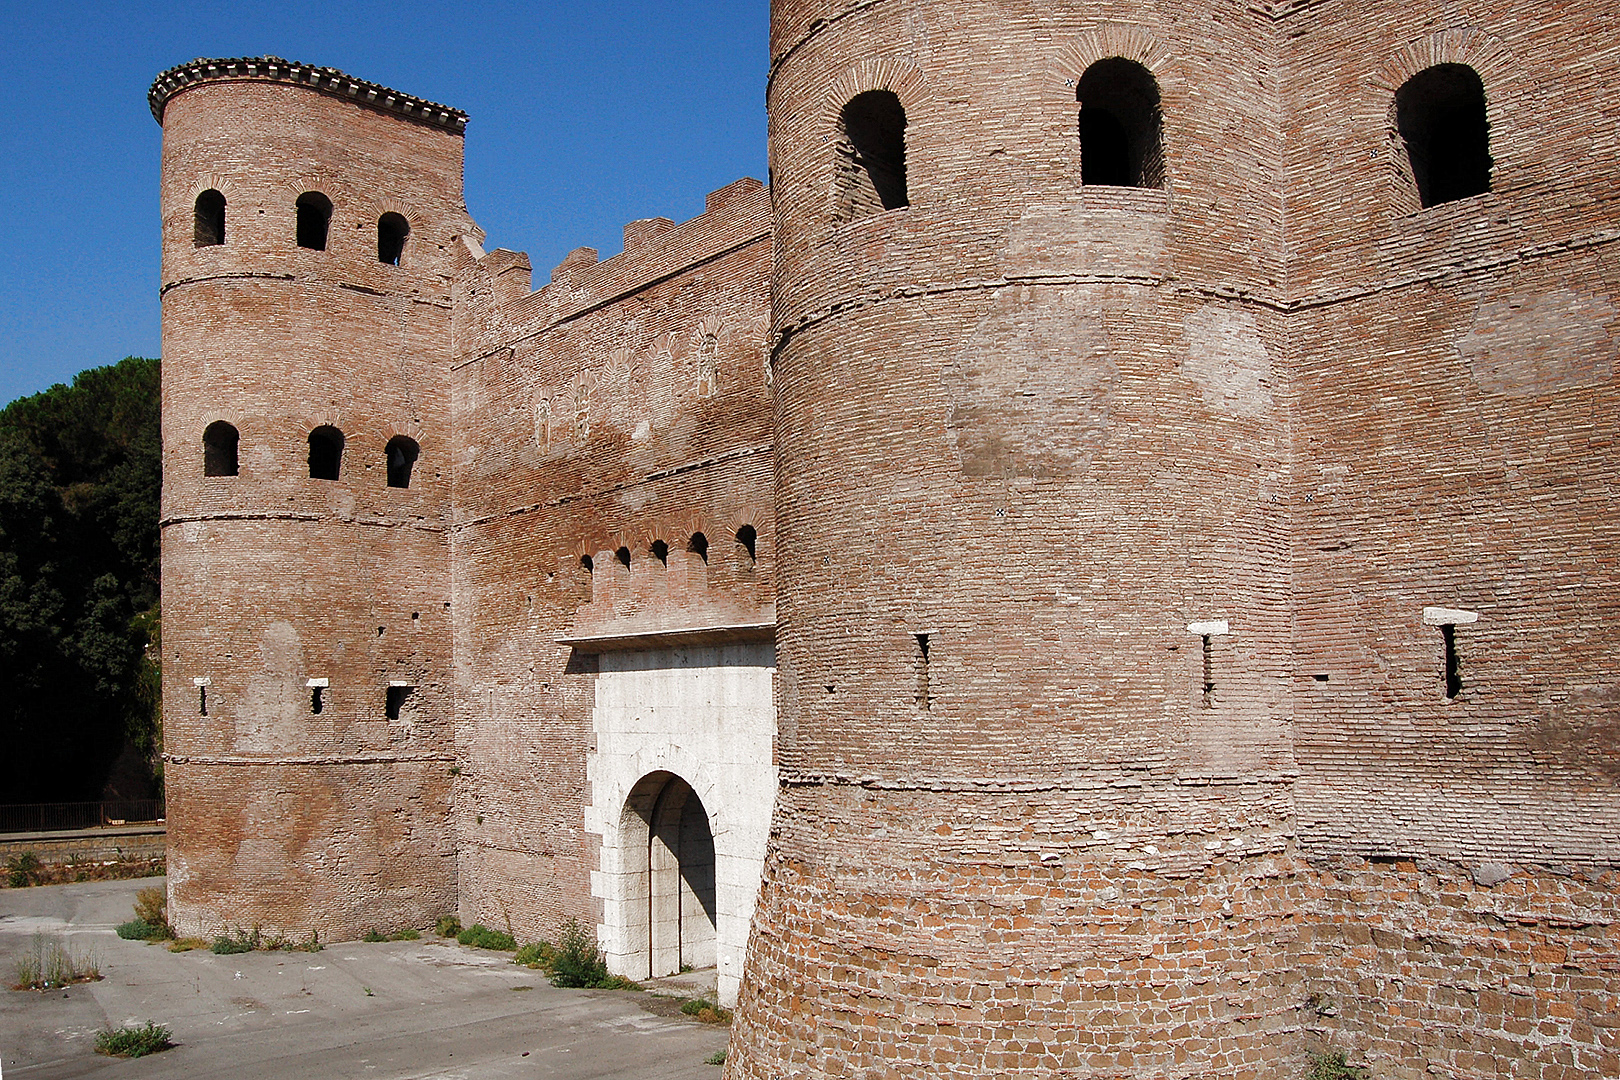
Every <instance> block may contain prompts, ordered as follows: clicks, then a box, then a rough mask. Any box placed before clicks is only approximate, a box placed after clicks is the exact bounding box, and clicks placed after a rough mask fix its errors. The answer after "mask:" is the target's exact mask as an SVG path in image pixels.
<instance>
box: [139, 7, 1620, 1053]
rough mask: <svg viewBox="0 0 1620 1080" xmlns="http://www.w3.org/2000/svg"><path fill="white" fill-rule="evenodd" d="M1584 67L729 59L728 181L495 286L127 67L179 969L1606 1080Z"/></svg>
mask: <svg viewBox="0 0 1620 1080" xmlns="http://www.w3.org/2000/svg"><path fill="white" fill-rule="evenodd" d="M1617 16H1620V12H1617V11H1616V10H1614V5H1613V4H1612V3H1610V2H1607V0H1584V2H1581V3H1576V4H1570V5H1564V6H1562V7H1557V8H1547V7H1545V6H1544V5H1543V6H1534V5H1529V4H1522V3H1512V2H1480V3H1474V4H1463V5H1458V4H1451V3H1440V2H1438V0H1435V2H1433V3H1427V2H1425V3H1418V4H1395V3H1386V2H1383V0H1375V2H1374V3H1371V4H1360V5H1352V4H1349V3H1342V2H1338V0H1329V2H1324V3H1310V4H1306V3H1276V4H1238V3H1217V4H1213V5H1211V4H1191V3H1181V2H1162V3H1152V4H1149V3H1135V2H1117V3H1112V2H1111V3H1093V2H1084V3H1063V4H1053V3H1039V4H1034V5H1030V4H1011V3H1006V2H1001V0H975V2H971V3H965V4H950V5H947V4H936V3H930V2H922V0H860V2H856V0H778V2H777V3H775V4H774V5H773V24H772V71H771V79H770V83H769V87H768V90H767V106H768V110H769V115H770V122H771V146H770V151H771V181H772V183H771V186H770V187H769V188H768V189H767V188H766V187H764V186H762V185H760V184H759V183H757V182H755V181H749V180H744V181H739V182H738V183H736V184H733V185H731V186H730V187H728V188H724V189H721V190H720V191H717V192H715V193H713V194H712V195H711V196H710V197H709V201H708V206H707V208H706V212H705V213H704V214H702V215H700V216H698V217H696V218H694V219H692V220H691V221H687V222H684V223H679V224H677V223H675V222H672V221H669V220H667V219H663V218H651V219H647V220H643V221H637V222H632V223H630V224H628V225H627V226H626V227H625V251H624V252H623V253H622V254H620V255H618V256H615V257H613V258H611V259H608V260H606V261H599V260H598V257H597V253H596V252H594V251H591V250H590V249H583V248H582V249H579V250H577V251H575V252H573V253H572V254H571V255H569V256H568V258H567V259H565V260H564V261H563V262H562V264H561V265H559V266H558V267H556V268H555V269H554V270H552V271H551V272H550V273H549V275H546V274H544V273H542V275H541V276H542V278H543V279H545V280H544V281H543V283H542V287H541V288H539V289H538V290H535V289H533V287H532V286H533V282H532V281H531V278H532V276H533V271H532V268H531V265H530V263H529V260H528V258H527V257H526V256H524V255H522V254H521V253H517V252H512V251H506V250H500V249H497V250H493V251H488V252H487V253H486V251H485V249H484V247H483V244H482V235H481V234H480V232H479V231H478V229H477V228H476V226H474V225H473V223H472V222H471V220H470V219H469V218H468V216H467V214H466V212H465V210H464V209H463V208H462V207H461V203H460V187H459V160H460V159H459V153H460V138H461V128H462V124H463V122H464V117H462V116H461V115H460V114H458V113H455V112H454V111H453V110H449V109H446V108H444V107H442V106H435V105H432V104H431V103H428V102H422V101H418V100H417V99H413V98H408V97H405V96H404V95H400V94H397V93H396V92H393V91H389V90H386V89H385V88H381V87H375V86H371V85H370V84H365V83H360V82H358V81H356V80H353V79H349V78H348V77H347V76H343V75H341V73H336V72H330V71H327V70H326V69H309V68H302V67H299V66H298V65H287V64H285V62H282V61H272V60H255V61H198V62H196V63H194V64H192V65H187V66H186V67H183V68H180V69H176V70H175V71H174V72H171V73H166V74H165V75H164V76H162V77H160V80H159V83H158V84H157V86H156V87H155V88H154V108H155V110H156V111H157V112H158V113H159V115H160V118H161V119H162V120H163V122H164V125H165V157H164V192H165V194H164V199H165V204H164V205H165V281H166V282H167V284H166V286H165V294H164V295H165V299H164V304H165V439H166V454H167V458H166V477H167V480H168V482H167V484H166V487H165V515H166V519H165V534H164V535H165V541H164V542H165V549H164V558H165V563H164V588H165V605H166V612H165V622H166V624H167V625H168V627H169V631H168V633H166V635H165V640H166V646H165V648H166V654H165V672H166V683H165V693H166V698H165V700H166V702H167V709H168V715H167V718H166V719H167V723H168V729H169V732H170V752H171V756H172V761H173V765H172V766H171V772H170V777H171V781H170V783H171V787H170V790H171V807H170V819H171V822H172V823H173V824H172V829H173V834H172V840H171V855H170V858H171V866H172V867H173V868H174V876H173V878H172V882H173V884H172V891H173V894H174V896H173V900H174V910H175V911H176V912H177V913H178V914H179V915H180V917H181V918H182V920H183V923H182V924H183V925H184V920H186V919H190V920H191V921H192V922H194V923H196V924H197V925H198V926H217V925H221V924H223V923H225V922H227V921H249V920H251V921H254V922H262V923H264V924H265V925H266V926H272V925H273V926H274V927H276V928H281V929H284V930H285V931H286V932H289V933H306V932H308V930H311V929H318V930H319V931H320V932H321V933H322V934H323V935H331V934H342V933H349V932H353V931H354V930H355V929H357V928H363V927H366V926H370V925H378V926H383V925H385V924H393V923H400V922H405V921H411V920H414V919H418V918H420V917H426V916H427V915H428V914H429V913H432V912H436V911H439V910H448V909H450V908H451V907H454V908H457V909H458V910H459V911H460V913H461V916H462V918H463V920H464V921H467V922H471V921H475V920H476V921H482V922H484V923H486V924H488V925H492V926H497V927H502V928H505V927H506V926H510V927H511V928H512V929H513V930H514V931H515V932H516V933H518V935H519V936H520V937H527V936H534V935H541V934H545V935H550V934H553V933H555V932H556V931H557V930H558V929H559V928H560V926H561V924H562V923H563V922H564V921H565V920H567V919H570V918H573V919H578V920H580V921H581V922H582V923H583V924H585V925H586V926H588V927H592V928H594V929H595V931H596V933H597V937H598V940H599V942H600V943H601V945H602V947H603V949H604V951H605V953H606V955H607V957H608V959H609V962H610V964H611V965H612V967H613V968H614V970H616V971H619V972H622V973H624V974H627V975H630V976H632V977H644V976H647V975H657V974H662V973H664V972H667V971H673V970H675V969H677V968H678V967H679V966H680V965H682V964H688V963H690V964H697V965H708V964H715V965H716V966H717V967H718V969H719V981H720V987H721V992H722V997H723V999H724V1000H726V1001H727V1002H728V1003H729V1002H731V1001H732V1000H736V1001H737V1002H738V1010H739V1011H738V1020H737V1024H736V1026H735V1028H734V1039H733V1047H732V1051H731V1054H730V1056H729V1058H728V1064H727V1074H728V1076H730V1077H736V1078H741V1077H756V1078H762V1080H763V1078H766V1077H770V1078H777V1077H789V1076H805V1077H879V1076H881V1077H885V1078H901V1077H918V1078H921V1077H930V1078H932V1077H940V1076H947V1077H954V1076H963V1077H966V1076H990V1075H996V1076H1001V1075H1013V1076H1020V1075H1021V1076H1073V1077H1121V1078H1123V1077H1131V1078H1143V1080H1146V1078H1159V1077H1166V1078H1168V1077H1176V1078H1182V1077H1208V1076H1219V1077H1257V1078H1258V1077H1265V1078H1273V1077H1275V1078H1282V1077H1291V1076H1297V1075H1301V1074H1302V1073H1303V1072H1304V1071H1305V1069H1306V1068H1307V1065H1308V1061H1309V1055H1311V1054H1313V1053H1321V1052H1325V1051H1342V1052H1344V1053H1346V1054H1347V1055H1348V1056H1349V1058H1350V1060H1351V1061H1352V1062H1357V1063H1362V1064H1366V1065H1368V1066H1369V1067H1370V1068H1371V1070H1372V1075H1373V1076H1375V1077H1378V1078H1379V1080H1383V1078H1384V1077H1399V1078H1402V1080H1418V1078H1420V1077H1429V1076H1436V1075H1438V1076H1450V1077H1467V1078H1476V1077H1477V1078H1484V1077H1499V1076H1513V1077H1536V1078H1539V1080H1555V1078H1556V1080H1565V1078H1573V1077H1577V1076H1579V1077H1586V1076H1612V1075H1620V1026H1617V1021H1616V1017H1617V1016H1620V941H1617V936H1616V933H1617V932H1616V929H1615V920H1616V915H1617V910H1616V908H1617V905H1620V878H1617V877H1616V863H1617V859H1620V788H1617V781H1620V765H1617V762H1620V750H1617V746H1620V743H1617V741H1616V738H1615V734H1616V731H1615V722H1614V716H1615V704H1616V693H1617V692H1616V691H1615V689H1614V688H1615V686H1616V685H1617V684H1620V670H1617V669H1616V663H1617V660H1616V658H1617V656H1620V635H1617V634H1616V632H1615V630H1614V629H1613V627H1612V626H1610V625H1609V624H1610V623H1611V622H1612V621H1613V618H1614V615H1615V612H1616V604H1615V601H1614V596H1615V595H1616V585H1617V582H1616V580H1615V567H1616V540H1617V537H1616V522H1617V521H1620V516H1617V515H1616V513H1615V505H1614V493H1615V490H1616V486H1617V481H1620V477H1617V475H1616V474H1617V469H1620V466H1617V458H1616V455H1615V446H1614V443H1615V439H1614V432H1615V419H1614V418H1615V415H1616V407H1617V405H1620V401H1617V400H1616V399H1617V394H1620V384H1617V382H1616V362H1617V360H1620V210H1617V199H1620V186H1617V185H1616V184H1615V182H1614V178H1615V176H1616V175H1620V135H1617V133H1620V104H1617V102H1620V94H1617V93H1616V91H1617V90H1620V35H1617V32H1616V18H1617ZM323 155H327V156H329V158H330V160H323ZM208 191H217V192H219V193H222V195H223V198H224V201H225V211H224V213H225V220H224V228H223V240H224V243H222V244H221V243H217V242H215V241H216V240H217V239H218V237H217V236H216V233H217V232H218V231H219V230H217V229H216V228H215V226H216V224H217V222H216V218H215V216H214V215H215V213H216V209H215V205H214V203H212V202H210V201H208V200H207V199H203V198H201V196H203V195H204V194H206V193H207V192H208ZM309 191H317V192H319V193H321V194H322V195H323V197H324V198H326V199H329V201H330V205H331V207H332V210H331V222H332V227H331V232H330V236H331V242H330V244H329V245H327V249H326V250H324V251H312V250H308V249H306V248H300V247H298V246H297V245H296V244H295V243H294V242H293V239H292V238H293V236H294V235H295V232H296V235H297V236H298V237H300V238H303V237H304V235H305V234H304V231H303V230H304V227H305V225H304V224H299V222H305V224H307V221H306V220H305V219H303V218H300V219H298V220H295V214H294V209H295V200H298V198H299V196H300V193H302V192H309ZM368 200H369V201H368ZM260 211H262V213H261V212H260ZM303 213H304V214H305V215H306V218H307V216H308V213H309V211H307V210H306V211H303ZM389 215H398V216H399V218H400V219H402V220H403V221H404V224H405V225H406V226H408V230H409V231H408V234H405V235H407V239H406V240H405V250H404V253H403V255H401V257H400V258H399V259H398V263H399V265H393V263H392V262H391V261H390V260H389V256H390V255H392V254H394V252H393V248H392V247H391V246H390V245H391V244H392V243H393V241H394V240H395V239H397V238H398V236H399V235H401V234H400V233H399V232H398V222H395V221H394V219H393V218H391V217H389ZM390 223H392V224H390ZM390 229H393V230H394V231H392V232H391V231H390ZM216 421H223V422H226V423H229V424H230V425H232V426H233V427H234V429H236V430H237V432H238V440H239V441H238V442H232V443H231V444H230V446H231V451H232V457H231V460H232V461H235V462H237V463H239V475H235V476H219V475H205V474H211V473H214V472H216V471H217V470H216V468H215V466H216V465H217V463H218V461H220V460H223V455H224V451H223V450H222V449H221V448H220V446H221V444H219V442H218V439H217V438H216V437H215V436H216V435H217V429H214V428H210V427H209V425H210V424H213V423H215V422H216ZM322 426H332V427H340V428H342V430H343V431H344V434H345V437H346V438H347V439H348V443H347V448H346V449H345V451H344V455H345V456H344V459H343V460H344V463H343V468H344V472H343V473H342V475H340V477H339V479H338V480H336V481H331V480H320V479H311V478H308V473H309V472H311V471H319V470H317V469H316V468H315V464H316V463H315V460H314V458H313V457H310V458H309V460H307V461H306V457H308V455H309V454H310V453H311V449H310V445H307V441H308V439H309V437H310V435H311V432H312V431H315V430H316V429H318V428H321V427H322ZM211 431H212V432H215V435H208V434H207V432H211ZM400 436H405V437H408V438H409V439H410V440H412V443H411V445H412V446H414V447H416V448H417V450H418V452H419V456H418V457H416V458H415V459H414V461H415V472H414V473H413V475H412V479H411V483H410V486H409V487H408V488H399V487H393V486H389V485H388V484H387V480H388V479H389V478H391V476H392V470H391V468H390V461H391V459H390V458H389V457H388V455H387V453H385V448H386V447H389V446H395V447H397V446H399V445H401V444H399V443H397V442H395V441H393V440H396V438H397V437H400ZM368 455H369V456H368ZM368 465H369V466H370V468H369V470H368V468H367V466H368ZM322 680H325V682H324V683H323V682H322ZM317 684H319V685H317ZM394 684H403V685H400V686H394ZM391 686H394V689H389V687H391ZM317 691H319V692H321V693H323V694H324V695H326V697H325V701H326V707H325V708H324V709H323V711H321V712H319V713H315V712H312V709H311V706H312V704H313V697H312V695H314V694H316V693H317ZM385 695H386V696H385ZM204 702H206V703H208V706H209V708H208V712H207V714H206V715H203V713H202V711H201V708H200V706H201V705H202V704H203V703H204Z"/></svg>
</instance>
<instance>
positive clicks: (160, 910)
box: [135, 885, 169, 925]
mask: <svg viewBox="0 0 1620 1080" xmlns="http://www.w3.org/2000/svg"><path fill="white" fill-rule="evenodd" d="M135 917H136V918H137V919H139V920H140V921H141V922H145V923H152V924H154V925H167V924H168V921H169V895H168V894H167V893H166V892H164V891H163V890H162V889H160V888H158V887H157V886H156V885H151V886H148V887H147V888H144V889H142V890H141V891H140V892H138V893H136V894H135Z"/></svg>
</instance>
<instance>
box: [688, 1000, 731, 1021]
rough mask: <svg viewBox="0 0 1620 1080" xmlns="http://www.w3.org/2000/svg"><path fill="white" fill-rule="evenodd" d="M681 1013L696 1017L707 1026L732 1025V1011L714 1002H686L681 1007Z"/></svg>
mask: <svg viewBox="0 0 1620 1080" xmlns="http://www.w3.org/2000/svg"><path fill="white" fill-rule="evenodd" d="M681 1012H683V1013H685V1014H686V1015H687V1016H693V1017H696V1018H697V1019H699V1020H701V1021H703V1022H704V1023H705V1024H729V1023H731V1010H730V1009H728V1008H726V1007H724V1006H723V1005H716V1004H715V1003H714V1002H712V1001H704V1000H703V999H702V998H693V999H692V1000H691V1001H687V1002H684V1003H683V1004H682V1005H681Z"/></svg>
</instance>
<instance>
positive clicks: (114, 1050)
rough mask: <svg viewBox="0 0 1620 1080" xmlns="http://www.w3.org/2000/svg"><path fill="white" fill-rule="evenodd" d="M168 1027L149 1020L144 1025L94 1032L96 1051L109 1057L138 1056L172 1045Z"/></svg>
mask: <svg viewBox="0 0 1620 1080" xmlns="http://www.w3.org/2000/svg"><path fill="white" fill-rule="evenodd" d="M170 1039H171V1032H170V1031H169V1029H168V1028H166V1027H163V1026H161V1025H158V1024H154V1023H152V1022H151V1021H147V1023H146V1025H145V1026H144V1027H121V1028H117V1029H113V1028H107V1029H105V1030H102V1031H98V1032H96V1053H98V1054H106V1055H107V1056H109V1057H121V1058H138V1057H145V1056H146V1055H147V1054H156V1053H158V1052H159V1051H162V1050H167V1049H169V1048H170V1047H171V1046H173V1045H174V1043H173V1042H171V1041H170Z"/></svg>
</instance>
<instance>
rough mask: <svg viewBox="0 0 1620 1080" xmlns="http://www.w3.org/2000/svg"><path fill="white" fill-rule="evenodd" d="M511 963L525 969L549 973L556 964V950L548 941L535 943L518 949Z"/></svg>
mask: <svg viewBox="0 0 1620 1080" xmlns="http://www.w3.org/2000/svg"><path fill="white" fill-rule="evenodd" d="M512 962H513V963H514V964H522V965H523V966H524V967H527V968H539V969H541V970H544V971H550V970H551V965H552V964H554V963H556V962H557V949H556V947H555V946H553V945H552V944H551V942H549V941H536V942H535V943H533V944H532V945H525V946H523V948H521V949H519V950H518V951H517V955H516V956H514V957H513V958H512Z"/></svg>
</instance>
